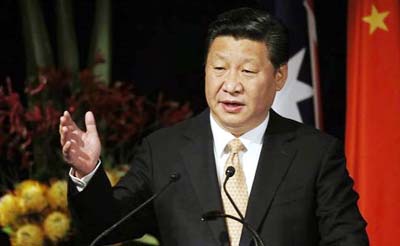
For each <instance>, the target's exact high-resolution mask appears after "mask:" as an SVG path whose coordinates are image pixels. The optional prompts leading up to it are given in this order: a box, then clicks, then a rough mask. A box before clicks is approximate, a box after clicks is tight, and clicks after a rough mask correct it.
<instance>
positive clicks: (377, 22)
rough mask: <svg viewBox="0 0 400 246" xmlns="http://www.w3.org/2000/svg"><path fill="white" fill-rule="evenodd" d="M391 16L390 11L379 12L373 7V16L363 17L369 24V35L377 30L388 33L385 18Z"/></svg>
mask: <svg viewBox="0 0 400 246" xmlns="http://www.w3.org/2000/svg"><path fill="white" fill-rule="evenodd" d="M388 15H389V11H385V12H378V10H377V9H376V7H375V6H374V5H372V9H371V15H369V16H365V17H363V21H364V22H367V23H368V24H369V34H372V33H374V32H375V30H376V29H377V28H380V29H382V30H385V31H387V30H388V28H387V26H386V24H385V18H386V17H387V16H388Z"/></svg>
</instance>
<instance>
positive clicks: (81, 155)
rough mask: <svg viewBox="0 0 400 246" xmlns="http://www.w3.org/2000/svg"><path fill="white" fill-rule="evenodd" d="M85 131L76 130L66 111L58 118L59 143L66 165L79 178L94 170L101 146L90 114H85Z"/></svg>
mask: <svg viewBox="0 0 400 246" xmlns="http://www.w3.org/2000/svg"><path fill="white" fill-rule="evenodd" d="M85 126H86V131H82V130H81V129H79V128H78V126H77V125H76V124H75V122H74V121H73V120H72V118H71V115H70V114H69V112H68V111H65V112H64V114H63V115H62V116H61V117H60V129H59V131H60V142H61V146H62V154H63V156H64V159H65V161H66V162H67V163H69V164H70V165H71V166H72V168H73V169H74V170H75V176H77V177H78V178H81V177H83V176H85V175H87V174H89V173H90V172H91V171H93V170H94V168H95V167H96V164H97V162H98V160H99V157H100V152H101V144H100V139H99V136H98V134H97V129H96V122H95V119H94V116H93V113H92V112H90V111H89V112H86V114H85Z"/></svg>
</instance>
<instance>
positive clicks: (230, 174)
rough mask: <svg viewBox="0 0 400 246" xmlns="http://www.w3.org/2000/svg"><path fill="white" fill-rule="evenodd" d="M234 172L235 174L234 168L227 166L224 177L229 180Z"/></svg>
mask: <svg viewBox="0 0 400 246" xmlns="http://www.w3.org/2000/svg"><path fill="white" fill-rule="evenodd" d="M235 172H236V170H235V168H234V167H232V166H229V167H227V168H226V171H225V175H226V177H229V178H230V177H232V176H233V175H235Z"/></svg>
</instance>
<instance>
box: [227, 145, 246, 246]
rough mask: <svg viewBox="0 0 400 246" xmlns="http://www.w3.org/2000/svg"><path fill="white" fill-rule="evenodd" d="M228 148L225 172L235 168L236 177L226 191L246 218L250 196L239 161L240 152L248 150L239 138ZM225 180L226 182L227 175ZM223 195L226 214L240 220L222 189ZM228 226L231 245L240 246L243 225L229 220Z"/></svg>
mask: <svg viewBox="0 0 400 246" xmlns="http://www.w3.org/2000/svg"><path fill="white" fill-rule="evenodd" d="M226 147H227V150H228V151H229V157H228V160H227V161H226V163H225V167H224V171H225V170H226V168H227V167H229V166H233V167H234V168H235V170H236V171H235V175H233V177H231V178H230V179H229V180H228V182H227V183H226V189H227V191H228V192H229V194H230V195H231V197H232V199H233V201H234V202H235V204H236V206H237V207H238V208H239V210H240V212H241V213H242V215H243V216H245V214H246V207H247V201H248V197H249V195H248V192H247V185H246V177H245V176H244V172H243V168H242V165H241V164H240V160H239V152H240V151H244V150H246V148H245V147H244V145H243V144H242V142H240V140H239V139H238V138H235V139H233V140H231V141H230V142H229V143H228V144H227V145H226ZM223 180H225V175H224V179H223ZM221 195H222V202H223V205H224V210H225V213H226V214H229V215H233V216H235V217H238V218H240V216H239V214H238V213H237V212H236V210H235V208H234V207H233V206H232V204H231V202H230V201H229V199H228V197H227V196H226V194H225V192H224V191H223V189H222V188H221ZM226 224H227V226H228V233H229V239H230V242H231V245H232V246H237V245H239V241H240V235H241V233H242V224H241V223H239V222H237V221H235V220H232V219H229V218H227V219H226Z"/></svg>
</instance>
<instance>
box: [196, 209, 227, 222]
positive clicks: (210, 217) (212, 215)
mask: <svg viewBox="0 0 400 246" xmlns="http://www.w3.org/2000/svg"><path fill="white" fill-rule="evenodd" d="M221 215H223V213H222V212H221V211H218V210H213V211H208V212H207V213H204V214H203V215H202V216H201V220H202V221H208V220H216V219H217V218H219V217H221Z"/></svg>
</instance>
